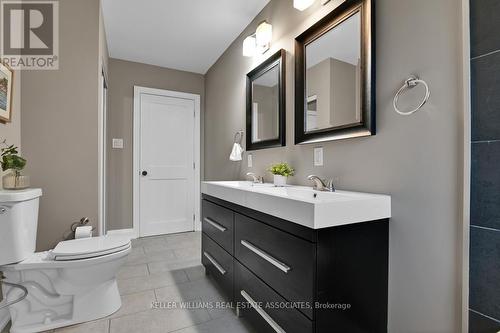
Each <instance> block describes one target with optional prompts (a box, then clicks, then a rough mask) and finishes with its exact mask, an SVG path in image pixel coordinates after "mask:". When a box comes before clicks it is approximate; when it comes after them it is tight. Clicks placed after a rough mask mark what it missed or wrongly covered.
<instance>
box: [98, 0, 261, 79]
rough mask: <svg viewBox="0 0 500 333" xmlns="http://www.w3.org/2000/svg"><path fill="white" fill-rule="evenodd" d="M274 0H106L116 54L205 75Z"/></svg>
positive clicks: (111, 47)
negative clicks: (271, 0)
mask: <svg viewBox="0 0 500 333" xmlns="http://www.w3.org/2000/svg"><path fill="white" fill-rule="evenodd" d="M268 2H269V0H141V1H137V0H103V2H102V7H103V8H102V9H103V15H104V24H105V28H106V36H107V40H108V49H109V55H110V57H112V58H118V59H123V60H129V61H135V62H140V63H146V64H151V65H157V66H162V67H168V68H174V69H179V70H185V71H189V72H195V73H201V74H205V73H206V72H207V70H208V69H209V68H210V66H212V65H213V64H214V63H215V61H216V60H217V59H218V58H219V57H220V56H221V55H222V53H223V52H224V51H225V50H226V49H227V48H228V47H229V45H230V44H231V43H232V42H233V41H234V40H235V39H236V37H238V35H239V34H240V33H241V32H242V31H243V30H244V29H245V27H246V26H247V25H248V24H249V23H250V22H251V21H252V20H253V18H254V17H255V16H256V15H257V14H258V13H259V12H260V11H261V10H262V8H264V6H265V5H266V4H267V3H268Z"/></svg>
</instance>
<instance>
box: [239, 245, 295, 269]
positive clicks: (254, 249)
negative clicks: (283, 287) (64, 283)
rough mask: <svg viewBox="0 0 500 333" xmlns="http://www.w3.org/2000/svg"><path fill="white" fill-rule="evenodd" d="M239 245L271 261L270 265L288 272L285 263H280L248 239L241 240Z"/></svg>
mask: <svg viewBox="0 0 500 333" xmlns="http://www.w3.org/2000/svg"><path fill="white" fill-rule="evenodd" d="M241 245H243V246H244V247H246V248H247V249H249V250H250V251H252V252H253V253H255V254H256V255H258V256H259V257H261V258H262V259H264V260H266V261H268V262H269V263H271V264H272V265H274V266H276V267H277V268H278V269H280V270H282V271H283V272H285V273H288V271H289V270H290V269H291V268H290V267H289V266H287V265H286V264H284V263H282V262H281V261H279V260H278V259H276V258H274V257H273V256H271V255H270V254H268V253H266V252H265V251H263V250H261V249H259V248H258V247H257V246H255V245H253V244H252V243H250V242H248V241H246V240H244V239H242V240H241Z"/></svg>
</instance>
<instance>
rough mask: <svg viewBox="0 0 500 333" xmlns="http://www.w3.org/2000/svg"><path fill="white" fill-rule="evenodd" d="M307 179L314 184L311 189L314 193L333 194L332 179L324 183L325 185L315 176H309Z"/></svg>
mask: <svg viewBox="0 0 500 333" xmlns="http://www.w3.org/2000/svg"><path fill="white" fill-rule="evenodd" d="M307 179H308V180H310V181H313V182H314V186H313V189H314V190H316V191H325V192H335V186H333V179H331V178H330V179H328V180H327V181H326V184H325V181H324V180H322V179H321V178H319V177H318V176H316V175H310V176H308V177H307Z"/></svg>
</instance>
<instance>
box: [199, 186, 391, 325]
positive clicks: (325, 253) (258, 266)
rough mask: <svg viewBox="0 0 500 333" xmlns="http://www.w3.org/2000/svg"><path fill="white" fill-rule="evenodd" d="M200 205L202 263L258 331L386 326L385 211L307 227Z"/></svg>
mask: <svg viewBox="0 0 500 333" xmlns="http://www.w3.org/2000/svg"><path fill="white" fill-rule="evenodd" d="M202 207H203V212H202V214H203V219H202V230H203V235H202V263H203V265H204V266H205V268H206V271H207V273H208V274H210V275H211V276H212V277H213V280H214V281H215V282H216V283H217V284H219V286H220V287H221V289H222V290H223V291H224V292H225V293H226V295H227V297H228V300H230V301H231V302H233V306H234V308H235V310H236V312H237V313H238V314H239V315H240V316H244V317H246V318H247V319H248V321H249V322H250V323H251V324H252V325H254V326H255V327H256V329H257V330H258V332H297V333H305V332H318V333H319V332H339V333H358V332H359V333H361V332H366V333H378V332H387V289H388V288H387V283H388V246H389V229H388V226H389V224H388V219H384V220H378V221H371V222H363V223H356V224H349V225H344V226H336V227H331V228H325V229H318V230H314V229H310V228H307V227H304V226H301V225H298V224H295V223H292V222H288V221H284V220H281V219H279V218H276V217H273V216H270V215H267V214H263V213H261V212H258V211H255V210H251V209H249V208H247V207H242V206H239V205H235V204H233V203H230V202H227V201H223V200H221V199H218V198H215V197H211V196H208V195H203V205H202Z"/></svg>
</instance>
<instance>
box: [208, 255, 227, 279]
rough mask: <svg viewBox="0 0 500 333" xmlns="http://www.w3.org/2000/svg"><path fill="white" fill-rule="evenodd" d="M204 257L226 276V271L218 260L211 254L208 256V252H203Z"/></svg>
mask: <svg viewBox="0 0 500 333" xmlns="http://www.w3.org/2000/svg"><path fill="white" fill-rule="evenodd" d="M203 255H204V256H205V257H206V258H207V259H208V260H210V262H211V263H212V264H213V265H214V266H215V268H217V270H218V271H219V272H220V273H221V274H222V275H224V274H226V270H225V269H224V268H222V266H221V265H220V264H219V263H218V262H217V260H215V259H214V257H212V256H211V255H210V254H208V253H207V252H203Z"/></svg>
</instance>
